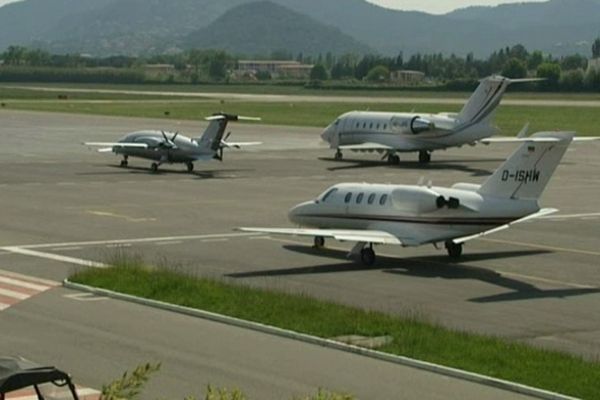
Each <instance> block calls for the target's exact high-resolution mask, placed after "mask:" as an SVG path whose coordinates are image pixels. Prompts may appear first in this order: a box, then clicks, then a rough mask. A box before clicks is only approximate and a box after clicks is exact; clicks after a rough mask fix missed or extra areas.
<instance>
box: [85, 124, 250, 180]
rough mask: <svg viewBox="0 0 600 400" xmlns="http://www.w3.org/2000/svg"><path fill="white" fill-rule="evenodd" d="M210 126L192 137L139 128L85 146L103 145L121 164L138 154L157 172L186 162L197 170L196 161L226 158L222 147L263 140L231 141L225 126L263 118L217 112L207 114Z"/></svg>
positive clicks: (191, 169)
mask: <svg viewBox="0 0 600 400" xmlns="http://www.w3.org/2000/svg"><path fill="white" fill-rule="evenodd" d="M206 119H207V120H208V121H210V122H209V124H208V127H207V128H206V130H205V131H204V133H203V134H202V136H201V137H199V138H189V137H187V136H183V135H181V134H179V132H175V133H173V132H165V131H152V130H148V131H137V132H132V133H129V134H127V135H125V137H123V138H122V139H120V140H119V141H118V142H110V143H107V142H86V143H83V144H84V145H86V146H94V147H101V149H99V150H98V151H99V152H106V153H109V152H112V153H115V154H118V155H121V156H122V157H123V158H122V159H121V164H120V165H121V167H123V168H126V167H127V166H128V165H129V157H139V158H145V159H148V160H152V161H153V162H152V164H151V165H150V168H151V170H152V172H157V171H158V167H159V166H160V165H162V164H165V163H168V164H174V163H183V164H185V165H186V166H187V170H188V171H189V172H192V171H193V170H194V162H196V161H209V160H219V161H223V150H224V149H231V148H236V149H239V148H241V147H244V146H255V145H259V144H261V143H260V142H235V143H234V142H229V141H227V139H228V138H229V135H230V134H231V132H230V133H228V134H227V135H226V136H225V137H224V135H225V129H226V128H227V123H228V122H229V121H241V120H249V121H260V118H252V117H241V116H238V115H231V114H224V113H218V114H214V115H213V116H211V117H208V118H206Z"/></svg>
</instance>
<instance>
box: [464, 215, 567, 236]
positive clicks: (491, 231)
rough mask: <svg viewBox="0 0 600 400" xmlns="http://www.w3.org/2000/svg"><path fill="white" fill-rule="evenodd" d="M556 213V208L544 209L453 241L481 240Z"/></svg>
mask: <svg viewBox="0 0 600 400" xmlns="http://www.w3.org/2000/svg"><path fill="white" fill-rule="evenodd" d="M555 212H558V210H557V209H556V208H542V209H541V210H540V211H538V212H536V213H533V214H529V215H528V216H526V217H523V218H521V219H517V220H515V221H513V222H510V223H508V224H506V225H501V226H498V227H496V228H493V229H490V230H488V231H484V232H480V233H477V234H475V235H471V236H465V237H461V238H458V239H453V240H452V241H453V242H454V243H464V242H468V241H469V240H473V239H477V238H480V237H483V236H487V235H491V234H492V233H496V232H500V231H503V230H505V229H508V228H510V227H511V226H513V225H515V224H519V223H521V222H525V221H529V220H531V219H535V218H539V217H543V216H544V215H550V214H554V213H555Z"/></svg>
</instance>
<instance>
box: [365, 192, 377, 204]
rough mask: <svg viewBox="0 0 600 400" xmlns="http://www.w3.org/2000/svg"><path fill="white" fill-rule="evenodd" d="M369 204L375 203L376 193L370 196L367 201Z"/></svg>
mask: <svg viewBox="0 0 600 400" xmlns="http://www.w3.org/2000/svg"><path fill="white" fill-rule="evenodd" d="M367 201H368V202H369V204H373V202H374V201H375V193H371V194H370V195H369V200H367Z"/></svg>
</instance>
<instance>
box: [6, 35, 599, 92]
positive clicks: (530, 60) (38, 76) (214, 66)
mask: <svg viewBox="0 0 600 400" xmlns="http://www.w3.org/2000/svg"><path fill="white" fill-rule="evenodd" d="M591 52H592V58H593V59H598V58H600V38H597V39H596V40H595V41H594V43H593V44H592V48H591ZM0 59H1V60H2V64H3V65H2V68H0V81H1V80H4V81H6V80H13V81H16V80H23V79H25V80H28V77H29V78H32V79H29V80H37V81H41V80H48V81H56V80H58V81H69V80H74V81H76V82H81V81H97V82H114V83H140V82H144V81H152V80H153V79H154V80H156V78H149V77H148V76H145V74H144V72H143V67H144V65H146V64H167V65H170V66H172V67H173V71H172V72H170V73H169V74H167V76H162V77H161V78H160V80H161V81H166V82H182V83H202V82H223V81H228V80H229V79H230V72H231V71H233V70H235V69H236V65H237V61H238V60H239V59H241V57H239V56H235V55H233V54H229V53H227V52H225V51H222V50H188V51H185V52H181V53H177V54H162V55H154V56H150V57H132V56H113V57H104V58H98V57H91V56H86V55H81V54H64V55H57V54H50V53H49V52H47V51H44V50H40V49H28V48H25V47H20V46H11V47H9V48H8V49H7V50H6V51H5V52H4V53H2V54H0ZM264 59H271V60H296V61H299V62H301V63H304V64H314V68H313V70H312V72H311V74H310V79H311V81H313V82H315V81H317V82H324V81H331V82H342V83H347V84H354V85H358V86H359V85H361V84H362V83H363V82H370V83H375V84H383V85H385V84H388V83H389V81H390V76H391V74H392V72H394V71H399V70H413V71H420V72H422V73H424V74H425V76H426V77H427V82H428V83H429V84H430V85H446V86H448V87H452V88H453V89H455V90H456V89H465V90H467V89H469V88H470V87H471V86H472V82H473V81H476V80H478V79H480V78H482V77H485V76H488V75H491V74H501V75H503V76H506V77H509V78H524V77H540V78H544V79H545V81H543V82H542V83H540V84H539V85H537V86H536V87H533V86H530V87H529V89H541V90H565V91H581V90H594V91H598V90H600V70H599V69H598V68H589V69H588V68H587V67H588V62H589V60H588V59H587V57H585V56H582V55H579V54H574V55H570V56H564V57H553V56H552V55H550V54H543V53H542V52H540V51H531V52H530V51H528V50H527V49H526V48H525V47H524V46H523V45H520V44H517V45H514V46H512V47H505V48H502V49H499V50H497V51H495V52H493V53H492V54H491V55H490V56H489V57H487V58H485V59H477V58H475V57H474V55H473V54H472V53H471V54H467V55H466V56H465V57H460V56H456V55H449V56H446V55H443V54H442V53H438V54H418V53H417V54H413V55H411V56H410V57H404V55H403V54H402V53H399V54H398V55H397V56H394V57H389V56H381V55H373V54H367V55H363V56H359V55H356V54H346V55H341V56H336V55H333V54H331V53H327V54H325V55H321V54H320V55H317V56H314V55H304V54H302V53H300V54H297V55H296V56H294V55H292V54H289V53H288V52H285V51H276V52H273V53H272V54H271V55H270V56H269V57H265V58H264ZM100 70H103V71H104V72H99V71H100ZM81 71H85V72H81ZM257 78H258V79H261V80H267V79H270V78H271V77H270V76H269V74H259V75H258V76H257Z"/></svg>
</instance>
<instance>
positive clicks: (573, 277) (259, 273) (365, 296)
mask: <svg viewBox="0 0 600 400" xmlns="http://www.w3.org/2000/svg"><path fill="white" fill-rule="evenodd" d="M0 119H1V120H2V125H1V126H0V166H1V168H0V190H1V191H2V196H0V207H1V208H2V209H3V210H5V211H4V212H3V213H2V218H1V219H0V247H1V248H3V249H2V250H0V269H2V270H6V271H12V272H17V273H20V274H26V275H31V276H36V277H39V278H45V279H50V280H53V281H59V280H61V279H63V278H64V277H66V276H68V274H69V273H70V272H71V271H73V270H74V269H75V268H81V265H82V264H85V263H87V262H88V261H89V260H92V261H94V262H106V261H108V260H110V258H111V257H112V256H114V254H115V253H118V252H131V253H132V254H141V255H143V256H144V257H146V258H147V260H148V261H151V262H154V261H157V262H164V260H168V261H169V262H170V263H173V264H174V265H176V266H177V267H179V268H183V269H186V270H189V271H192V272H194V273H197V274H200V275H207V276H216V277H224V278H227V279H230V280H232V281H234V282H239V283H243V284H251V285H256V286H261V287H270V288H276V289H280V290H285V291H291V292H300V293H307V294H310V295H314V296H317V297H320V298H324V299H328V300H333V301H338V302H343V303H346V304H351V305H357V306H361V307H366V308H371V309H377V310H382V311H386V312H392V313H397V314H404V313H410V314H415V313H416V314H418V315H422V316H423V317H424V318H427V319H429V320H431V321H434V322H439V323H442V324H444V325H446V326H449V327H453V328H456V329H461V330H469V331H476V332H481V333H487V334H493V335H500V336H503V337H509V338H513V339H518V340H521V341H524V342H529V343H532V344H535V345H539V346H544V347H548V348H553V349H561V350H566V351H570V352H573V353H575V354H580V355H583V356H584V357H587V358H595V359H597V358H598V357H599V356H600V274H599V273H598V272H599V269H600V266H599V264H598V261H597V260H598V257H599V256H600V249H599V248H598V243H599V239H600V225H599V223H598V222H599V221H600V209H599V207H598V203H597V201H596V199H597V198H598V195H599V194H600V193H599V190H600V189H599V188H600V186H599V185H598V183H599V181H598V180H599V178H598V176H597V171H598V169H599V168H600V161H599V159H598V151H599V150H600V145H599V144H590V143H583V144H574V145H572V147H571V148H570V149H569V151H568V153H567V155H566V156H565V159H564V160H563V163H562V165H561V166H560V167H559V169H558V170H557V172H556V173H555V175H554V177H553V179H552V180H551V182H550V185H549V187H548V189H547V190H546V192H545V194H544V196H543V198H542V201H541V204H542V205H543V206H546V207H556V208H559V209H561V212H560V214H558V215H555V216H550V217H548V218H545V219H544V220H540V221H535V222H531V223H526V224H522V225H520V226H518V227H515V228H513V229H511V230H508V231H505V232H502V233H500V234H498V235H495V236H490V237H488V238H486V239H482V240H477V241H473V242H470V243H468V244H467V246H466V247H465V256H464V258H463V259H462V260H461V261H460V262H458V263H452V262H450V261H449V260H448V259H447V257H446V255H445V252H444V251H441V250H436V249H434V248H433V247H431V246H427V247H421V248H416V249H410V248H406V249H404V248H397V247H387V246H386V247H378V248H377V249H376V250H377V253H378V255H379V256H380V257H379V260H378V262H377V264H376V265H375V266H374V267H371V268H367V267H364V266H362V265H360V264H355V263H353V262H350V261H348V260H347V259H346V251H347V249H348V248H349V245H348V244H339V243H333V242H330V243H328V244H330V245H331V248H329V249H326V250H323V251H315V250H313V249H312V248H311V247H310V244H311V242H310V241H309V240H300V239H298V240H296V239H293V238H292V239H290V238H281V237H267V236H261V235H246V234H241V233H239V232H236V231H235V229H236V228H237V227H240V226H267V227H278V226H289V223H288V221H287V218H286V215H287V210H288V209H289V208H290V207H291V206H293V205H295V204H296V203H299V202H301V201H304V200H308V199H311V198H313V197H315V196H317V195H318V194H319V193H321V192H322V191H324V190H325V189H326V188H327V187H328V186H330V185H332V184H335V183H338V182H341V181H358V182H363V181H364V182H380V183H387V182H390V183H408V184H412V183H416V182H417V181H418V180H419V179H420V177H421V176H424V177H426V178H427V179H432V180H433V182H434V184H435V185H440V186H444V185H451V184H453V183H455V182H459V181H461V182H473V183H480V182H481V181H482V180H483V179H485V176H486V175H488V174H490V173H491V172H492V171H493V170H494V169H495V168H496V167H497V166H498V165H499V164H500V163H501V162H502V161H503V160H504V159H505V158H506V156H507V155H508V154H509V153H510V152H511V151H512V149H513V148H514V145H494V146H478V147H473V148H471V147H466V148H463V149H453V150H449V151H446V152H436V153H434V154H433V162H432V163H431V165H429V166H426V167H422V166H420V165H418V163H417V162H416V161H415V160H416V155H415V154H406V155H401V157H402V160H403V161H402V163H401V164H400V165H399V166H390V165H387V164H386V163H383V162H380V161H378V158H379V157H378V156H377V155H376V154H366V155H362V154H359V155H353V154H347V160H345V161H342V162H336V161H333V159H332V155H333V152H332V151H330V150H328V149H327V148H326V146H325V145H324V144H322V143H320V142H319V140H318V133H319V130H317V129H311V128H295V127H275V126H263V125H254V124H232V125H230V130H231V131H232V132H233V136H232V138H234V139H235V140H239V141H246V140H249V141H254V140H261V141H263V142H264V146H262V147H260V148H253V149H250V150H248V151H230V152H227V153H226V155H225V162H224V163H219V162H210V163H197V164H196V172H195V173H194V174H187V173H185V172H184V167H182V166H181V165H173V166H164V168H163V169H162V171H161V172H160V173H159V174H157V175H153V174H151V173H150V172H149V170H148V167H149V164H150V163H149V162H148V161H147V160H132V161H131V166H132V167H131V168H129V169H121V168H118V167H117V164H118V161H119V159H118V158H117V157H116V156H114V155H107V154H98V153H95V152H93V151H89V150H88V149H86V148H85V147H84V146H82V145H81V144H80V143H81V142H83V141H90V140H94V141H112V140H115V139H117V138H119V137H120V136H121V135H122V134H124V133H126V132H127V131H132V130H136V129H143V128H164V129H173V130H179V131H181V132H182V133H183V134H187V135H192V136H193V134H192V133H193V132H198V133H200V132H201V130H202V129H201V128H202V127H203V126H205V124H202V123H197V122H189V121H186V122H177V121H165V120H142V119H126V118H111V117H95V116H84V115H67V114H46V113H34V112H15V111H0ZM52 292H53V291H51V292H49V293H52ZM46 295H47V294H46V293H44V294H43V295H42V296H46ZM48 295H49V294H48ZM28 301H29V300H28ZM24 304H25V303H23V305H24ZM19 306H20V305H19ZM11 310H12V309H9V311H11ZM4 312H6V311H4ZM4 312H3V313H4ZM0 317H1V318H3V317H4V316H3V314H2V313H0ZM23 329H25V328H23ZM348 333H349V334H351V333H352V332H348ZM15 334H18V331H16V332H15Z"/></svg>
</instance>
